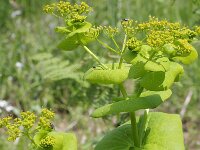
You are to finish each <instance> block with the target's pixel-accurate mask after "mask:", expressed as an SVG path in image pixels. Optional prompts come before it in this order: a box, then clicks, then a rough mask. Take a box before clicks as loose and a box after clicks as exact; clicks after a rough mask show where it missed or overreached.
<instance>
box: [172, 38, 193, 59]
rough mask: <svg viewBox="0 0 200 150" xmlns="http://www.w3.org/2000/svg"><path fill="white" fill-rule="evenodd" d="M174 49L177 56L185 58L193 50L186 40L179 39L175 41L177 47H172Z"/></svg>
mask: <svg viewBox="0 0 200 150" xmlns="http://www.w3.org/2000/svg"><path fill="white" fill-rule="evenodd" d="M174 48H175V49H176V55H178V56H187V55H188V54H190V52H191V51H192V49H193V47H192V45H191V44H189V43H188V41H187V40H186V39H179V40H178V41H177V46H174Z"/></svg>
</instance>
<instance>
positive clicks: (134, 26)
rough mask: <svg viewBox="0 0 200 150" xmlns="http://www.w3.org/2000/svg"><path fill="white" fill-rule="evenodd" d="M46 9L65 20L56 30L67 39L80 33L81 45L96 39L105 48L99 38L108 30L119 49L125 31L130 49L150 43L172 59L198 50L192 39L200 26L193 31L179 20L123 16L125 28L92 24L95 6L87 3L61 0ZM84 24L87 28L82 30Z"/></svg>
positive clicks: (156, 49) (79, 40) (133, 49)
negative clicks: (118, 37)
mask: <svg viewBox="0 0 200 150" xmlns="http://www.w3.org/2000/svg"><path fill="white" fill-rule="evenodd" d="M44 11H45V12H46V13H50V14H53V15H55V16H57V17H60V18H63V19H64V21H65V22H66V26H65V27H57V28H56V31H57V32H61V33H64V34H65V35H66V38H70V37H71V38H72V36H74V35H75V34H76V35H77V36H78V39H77V41H76V45H77V46H78V45H81V44H84V45H86V44H87V43H88V42H91V41H93V40H95V39H96V40H97V41H98V42H99V43H100V44H103V46H104V47H105V44H104V43H103V42H101V41H100V40H99V39H98V36H99V34H100V33H105V35H107V36H108V37H109V38H111V39H112V40H113V41H114V42H115V45H116V46H117V48H118V49H119V47H118V44H117V43H116V41H115V40H114V36H116V35H117V34H118V33H119V32H124V33H125V34H126V35H127V40H126V45H125V46H126V47H127V48H128V49H129V50H131V51H139V50H140V48H141V46H142V45H148V46H150V47H151V50H152V51H154V52H155V53H158V52H160V53H162V54H163V55H166V56H167V57H168V58H169V59H171V60H175V59H173V58H174V57H186V56H188V55H190V53H195V52H194V48H193V46H192V45H191V44H190V42H191V41H192V40H194V39H195V37H197V36H199V35H200V27H194V28H193V30H192V29H190V28H189V27H187V26H182V25H181V24H180V23H178V22H175V23H172V22H169V21H167V20H159V19H158V18H156V17H151V16H150V17H149V20H148V21H146V22H138V21H134V20H132V19H122V20H121V26H122V28H120V29H119V28H117V27H111V26H97V27H96V26H92V24H90V23H89V22H87V21H86V18H87V15H88V13H89V12H91V11H92V8H91V7H90V6H88V5H87V4H86V3H84V2H82V3H80V4H79V5H78V4H74V5H73V4H71V3H69V2H64V1H60V2H58V3H53V4H51V5H46V6H45V7H44ZM82 27H84V29H83V30H80V28H82ZM102 31H103V32H102ZM73 38H74V37H73ZM73 48H74V47H73ZM107 48H108V49H110V50H112V51H113V52H116V53H118V54H120V53H121V54H122V52H117V50H116V51H115V50H113V49H111V48H110V47H107ZM71 49H72V48H71ZM193 57H195V56H193ZM196 57H197V56H196ZM194 59H196V58H194ZM176 60H177V58H176Z"/></svg>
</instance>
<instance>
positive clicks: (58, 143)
mask: <svg viewBox="0 0 200 150" xmlns="http://www.w3.org/2000/svg"><path fill="white" fill-rule="evenodd" d="M46 136H51V137H53V139H54V140H55V141H54V142H55V143H54V145H53V147H52V149H51V150H77V140H76V136H75V134H73V133H64V132H54V131H53V132H46V131H39V132H38V133H37V134H36V135H35V137H34V142H35V143H36V144H37V145H38V150H43V148H42V147H40V141H41V140H42V139H44V138H45V137H46Z"/></svg>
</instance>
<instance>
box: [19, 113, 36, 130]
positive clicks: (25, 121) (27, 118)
mask: <svg viewBox="0 0 200 150" xmlns="http://www.w3.org/2000/svg"><path fill="white" fill-rule="evenodd" d="M21 119H22V121H21V122H22V126H23V127H24V128H25V129H30V128H32V127H33V125H34V124H35V121H36V115H35V114H34V113H32V112H30V111H26V112H21Z"/></svg>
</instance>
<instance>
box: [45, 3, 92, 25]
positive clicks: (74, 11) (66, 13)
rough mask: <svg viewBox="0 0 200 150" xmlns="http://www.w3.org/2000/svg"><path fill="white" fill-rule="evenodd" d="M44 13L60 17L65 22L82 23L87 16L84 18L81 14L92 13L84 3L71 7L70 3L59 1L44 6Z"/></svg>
mask: <svg viewBox="0 0 200 150" xmlns="http://www.w3.org/2000/svg"><path fill="white" fill-rule="evenodd" d="M44 11H45V12H46V13H50V14H53V15H55V16H57V17H62V18H64V19H65V20H66V21H71V22H84V21H85V19H86V18H87V16H84V15H83V14H88V13H89V12H90V11H92V8H91V7H89V6H88V5H87V4H86V3H85V2H82V3H81V4H80V5H78V4H74V5H72V4H70V2H64V1H60V2H58V3H53V4H51V5H46V6H45V7H44Z"/></svg>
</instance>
